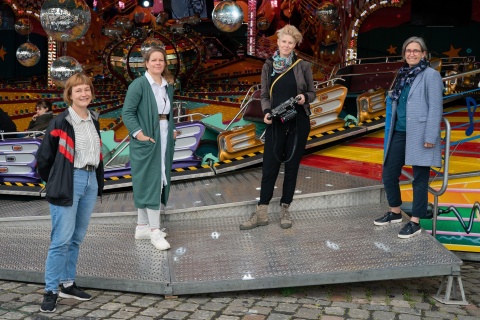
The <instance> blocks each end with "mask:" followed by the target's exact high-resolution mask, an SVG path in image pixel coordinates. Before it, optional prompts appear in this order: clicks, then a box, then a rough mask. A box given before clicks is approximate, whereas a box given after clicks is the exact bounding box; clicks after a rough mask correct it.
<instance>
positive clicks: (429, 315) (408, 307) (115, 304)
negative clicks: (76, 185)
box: [0, 262, 480, 320]
mask: <svg viewBox="0 0 480 320" xmlns="http://www.w3.org/2000/svg"><path fill="white" fill-rule="evenodd" d="M440 280H441V279H440V277H433V278H421V279H407V280H395V281H374V282H362V283H353V284H337V285H324V286H312V287H296V288H283V289H271V290H255V291H239V292H227V293H213V294H199V295H190V296H179V297H163V296H157V295H146V294H134V293H128V292H114V291H100V290H87V291H88V292H89V293H90V294H92V295H93V299H92V300H90V301H84V302H82V301H77V300H73V299H61V298H59V302H58V306H57V311H56V312H55V313H50V314H44V313H40V312H39V305H40V303H41V300H42V294H43V286H42V285H38V284H28V283H21V282H13V281H1V280H0V319H2V320H3V319H31V320H33V319H84V320H90V319H92V320H93V319H135V320H147V319H221V320H264V319H265V320H283V319H322V320H342V319H374V320H375V319H379V320H389V319H391V320H415V319H436V320H438V319H456V320H474V319H476V320H478V319H480V263H478V262H465V264H464V266H463V267H462V280H463V285H464V288H465V293H466V296H467V300H468V302H469V303H470V304H469V305H468V306H456V305H444V304H442V303H439V302H437V301H436V300H434V299H433V298H432V295H434V294H435V293H436V292H437V290H438V288H439V285H440Z"/></svg>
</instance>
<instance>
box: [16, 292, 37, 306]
mask: <svg viewBox="0 0 480 320" xmlns="http://www.w3.org/2000/svg"><path fill="white" fill-rule="evenodd" d="M42 299H43V295H41V294H38V293H30V292H29V293H27V294H25V295H22V296H21V297H20V299H19V300H20V301H25V302H39V303H40V302H41V301H42Z"/></svg>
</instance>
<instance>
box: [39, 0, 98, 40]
mask: <svg viewBox="0 0 480 320" xmlns="http://www.w3.org/2000/svg"><path fill="white" fill-rule="evenodd" d="M90 20H91V15H90V9H89V8H88V6H87V4H86V3H85V1H84V0H46V1H45V2H44V3H43V5H42V9H41V10H40V23H41V24H42V27H43V29H44V30H45V32H46V33H47V34H48V35H49V36H50V37H52V38H53V39H55V40H58V41H66V42H68V41H75V40H77V39H79V38H81V37H83V35H85V33H86V32H87V30H88V28H89V27H90Z"/></svg>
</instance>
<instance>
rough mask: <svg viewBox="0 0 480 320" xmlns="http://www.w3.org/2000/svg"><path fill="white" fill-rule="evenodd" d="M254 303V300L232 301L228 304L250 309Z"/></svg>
mask: <svg viewBox="0 0 480 320" xmlns="http://www.w3.org/2000/svg"><path fill="white" fill-rule="evenodd" d="M254 303H255V300H254V299H234V300H233V301H232V302H230V305H232V306H243V307H251V306H252V305H253V304H254Z"/></svg>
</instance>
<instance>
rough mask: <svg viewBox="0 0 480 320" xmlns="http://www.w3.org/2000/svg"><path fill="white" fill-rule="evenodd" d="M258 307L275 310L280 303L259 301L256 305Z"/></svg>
mask: <svg viewBox="0 0 480 320" xmlns="http://www.w3.org/2000/svg"><path fill="white" fill-rule="evenodd" d="M255 305H257V306H262V307H272V308H275V307H276V306H277V305H278V303H277V302H274V301H265V300H262V301H257V303H256V304H255Z"/></svg>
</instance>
